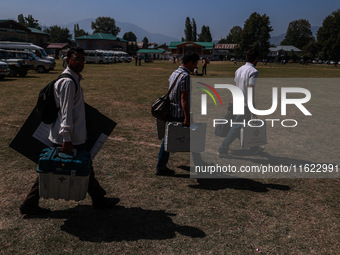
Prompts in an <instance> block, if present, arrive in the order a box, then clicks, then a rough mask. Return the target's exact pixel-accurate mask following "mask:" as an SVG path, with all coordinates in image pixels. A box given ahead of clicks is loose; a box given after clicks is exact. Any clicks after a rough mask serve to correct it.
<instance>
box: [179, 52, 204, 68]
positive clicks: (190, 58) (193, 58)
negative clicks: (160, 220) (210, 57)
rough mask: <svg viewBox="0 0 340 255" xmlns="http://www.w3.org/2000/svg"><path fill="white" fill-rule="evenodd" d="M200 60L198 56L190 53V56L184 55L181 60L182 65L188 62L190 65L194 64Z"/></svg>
mask: <svg viewBox="0 0 340 255" xmlns="http://www.w3.org/2000/svg"><path fill="white" fill-rule="evenodd" d="M198 60H200V56H198V55H197V54H195V53H191V54H187V55H184V57H183V59H182V63H183V64H184V65H186V64H188V63H189V62H190V61H191V62H192V63H195V62H196V61H198Z"/></svg>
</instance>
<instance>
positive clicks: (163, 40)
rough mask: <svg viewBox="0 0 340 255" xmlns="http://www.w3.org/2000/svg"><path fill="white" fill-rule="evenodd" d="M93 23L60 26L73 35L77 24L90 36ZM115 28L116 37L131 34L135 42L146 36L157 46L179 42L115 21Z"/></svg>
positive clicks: (82, 22) (86, 21) (78, 22)
mask: <svg viewBox="0 0 340 255" xmlns="http://www.w3.org/2000/svg"><path fill="white" fill-rule="evenodd" d="M92 21H95V19H84V20H80V21H75V22H72V23H69V24H66V25H60V26H61V27H67V28H68V29H69V30H70V32H71V33H72V34H73V29H74V24H79V28H80V29H84V30H85V31H86V32H88V33H89V34H92V32H93V30H92V29H91V22H92ZM116 26H118V27H120V33H119V34H118V37H121V38H122V37H123V35H124V34H125V33H126V32H130V31H131V32H133V33H134V34H135V35H136V36H137V41H142V40H143V38H144V37H145V36H146V37H147V38H148V40H149V42H150V43H158V44H163V43H166V44H169V43H170V42H174V41H180V40H179V39H178V38H175V37H171V36H167V35H163V34H159V33H150V32H148V31H146V30H145V29H143V28H141V27H139V26H137V25H134V24H131V23H127V22H119V21H116Z"/></svg>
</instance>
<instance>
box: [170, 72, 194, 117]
mask: <svg viewBox="0 0 340 255" xmlns="http://www.w3.org/2000/svg"><path fill="white" fill-rule="evenodd" d="M178 75H180V76H179V78H178V79H177V81H176V85H175V86H174V87H173V89H172V91H171V92H170V95H169V98H170V114H171V117H173V118H183V117H184V111H183V107H182V102H181V93H182V91H190V71H189V70H188V69H187V68H185V67H183V66H180V67H178V69H176V70H175V71H174V72H173V73H172V74H171V75H170V77H169V89H170V88H171V86H172V84H173V83H174V81H175V80H176V78H177V76H178Z"/></svg>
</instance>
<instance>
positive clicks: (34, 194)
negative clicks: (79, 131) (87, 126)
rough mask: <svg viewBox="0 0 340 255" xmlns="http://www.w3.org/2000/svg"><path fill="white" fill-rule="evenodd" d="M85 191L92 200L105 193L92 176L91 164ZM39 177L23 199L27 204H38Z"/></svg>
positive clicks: (78, 147) (79, 146)
mask: <svg viewBox="0 0 340 255" xmlns="http://www.w3.org/2000/svg"><path fill="white" fill-rule="evenodd" d="M54 147H61V145H56V144H54ZM74 148H75V149H77V150H79V149H83V148H85V145H77V146H74ZM87 192H88V193H89V195H90V197H91V198H92V200H98V199H101V198H103V197H104V196H105V195H106V192H105V190H104V189H103V188H102V187H101V186H100V184H99V182H98V181H97V179H96V178H95V176H94V171H93V167H92V165H91V171H90V176H89V187H88V190H87ZM39 199H40V196H39V177H37V179H36V180H35V182H34V184H33V186H32V188H31V191H30V192H29V193H28V195H27V197H26V198H25V200H24V202H23V203H24V204H25V205H28V206H37V205H38V204H39Z"/></svg>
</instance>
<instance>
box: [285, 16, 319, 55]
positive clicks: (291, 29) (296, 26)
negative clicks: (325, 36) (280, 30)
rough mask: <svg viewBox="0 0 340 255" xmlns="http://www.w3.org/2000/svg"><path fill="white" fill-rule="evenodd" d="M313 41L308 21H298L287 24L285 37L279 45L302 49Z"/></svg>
mask: <svg viewBox="0 0 340 255" xmlns="http://www.w3.org/2000/svg"><path fill="white" fill-rule="evenodd" d="M313 40H314V37H313V33H312V30H311V25H310V23H309V21H308V20H305V19H299V20H294V21H292V22H290V23H289V25H288V28H287V32H286V36H285V38H284V39H283V41H282V42H281V45H293V46H295V47H297V48H299V49H303V48H304V47H305V46H306V45H308V44H309V43H310V42H312V41H313Z"/></svg>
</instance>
